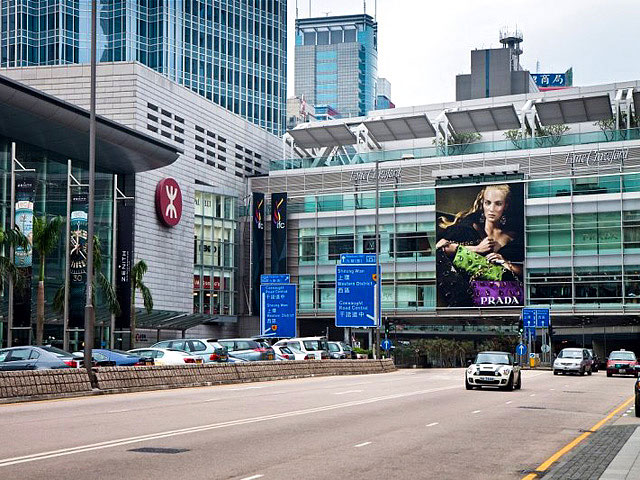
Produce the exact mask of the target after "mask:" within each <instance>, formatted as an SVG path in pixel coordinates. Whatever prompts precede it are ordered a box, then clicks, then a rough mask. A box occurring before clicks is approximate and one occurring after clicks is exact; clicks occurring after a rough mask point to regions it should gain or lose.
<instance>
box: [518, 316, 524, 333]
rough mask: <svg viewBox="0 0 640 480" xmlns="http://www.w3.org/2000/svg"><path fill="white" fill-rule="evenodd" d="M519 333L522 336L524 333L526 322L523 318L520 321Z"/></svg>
mask: <svg viewBox="0 0 640 480" xmlns="http://www.w3.org/2000/svg"><path fill="white" fill-rule="evenodd" d="M518 334H519V335H520V336H522V335H523V334H524V322H523V321H522V318H521V319H520V320H519V321H518Z"/></svg>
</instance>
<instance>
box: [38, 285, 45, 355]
mask: <svg viewBox="0 0 640 480" xmlns="http://www.w3.org/2000/svg"><path fill="white" fill-rule="evenodd" d="M37 298H38V300H37V306H36V345H42V340H43V337H44V282H43V281H39V282H38V297H37Z"/></svg>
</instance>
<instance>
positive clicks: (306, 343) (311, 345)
mask: <svg viewBox="0 0 640 480" xmlns="http://www.w3.org/2000/svg"><path fill="white" fill-rule="evenodd" d="M276 345H278V346H280V345H283V346H287V347H289V348H295V349H296V350H299V351H301V352H302V353H304V354H305V355H309V356H310V357H311V358H313V359H314V360H321V359H326V358H329V345H328V343H327V338H326V337H300V338H289V339H287V340H280V341H279V342H277V343H276Z"/></svg>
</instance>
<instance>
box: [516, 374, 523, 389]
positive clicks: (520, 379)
mask: <svg viewBox="0 0 640 480" xmlns="http://www.w3.org/2000/svg"><path fill="white" fill-rule="evenodd" d="M521 388H522V373H520V375H518V383H516V390H520V389H521Z"/></svg>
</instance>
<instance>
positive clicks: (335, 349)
mask: <svg viewBox="0 0 640 480" xmlns="http://www.w3.org/2000/svg"><path fill="white" fill-rule="evenodd" d="M329 351H330V352H339V351H340V347H339V346H338V344H337V343H330V344H329Z"/></svg>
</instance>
